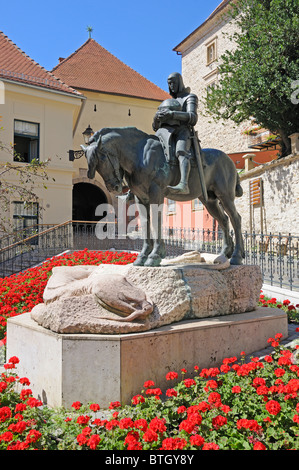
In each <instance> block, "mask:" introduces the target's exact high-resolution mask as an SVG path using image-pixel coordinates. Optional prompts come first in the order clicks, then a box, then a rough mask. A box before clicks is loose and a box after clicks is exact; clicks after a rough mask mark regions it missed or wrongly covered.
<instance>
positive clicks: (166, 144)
mask: <svg viewBox="0 0 299 470" xmlns="http://www.w3.org/2000/svg"><path fill="white" fill-rule="evenodd" d="M175 130H176V129H175V127H171V126H167V127H166V126H165V127H160V128H159V129H158V130H157V131H156V136H157V137H158V139H159V141H160V143H161V145H162V148H163V151H164V155H165V159H166V161H167V163H168V164H169V165H172V166H178V165H179V162H178V159H177V157H176V155H175V140H174V137H173V133H174V131H175ZM190 151H191V155H192V156H191V158H190V163H191V166H194V167H197V163H196V159H195V155H194V147H193V145H191V149H190Z"/></svg>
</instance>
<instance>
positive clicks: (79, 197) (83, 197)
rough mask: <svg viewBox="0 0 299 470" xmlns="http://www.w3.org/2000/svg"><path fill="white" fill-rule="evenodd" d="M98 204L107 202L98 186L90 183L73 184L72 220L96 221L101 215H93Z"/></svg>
mask: <svg viewBox="0 0 299 470" xmlns="http://www.w3.org/2000/svg"><path fill="white" fill-rule="evenodd" d="M100 204H107V197H106V195H105V193H104V191H102V190H101V189H100V188H99V187H98V186H95V185H94V184H91V183H76V184H74V186H73V220H80V221H88V222H93V221H98V220H100V219H101V218H102V217H103V216H101V217H99V216H96V215H95V212H96V208H97V206H98V205H100Z"/></svg>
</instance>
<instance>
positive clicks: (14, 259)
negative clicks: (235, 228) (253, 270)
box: [0, 221, 299, 290]
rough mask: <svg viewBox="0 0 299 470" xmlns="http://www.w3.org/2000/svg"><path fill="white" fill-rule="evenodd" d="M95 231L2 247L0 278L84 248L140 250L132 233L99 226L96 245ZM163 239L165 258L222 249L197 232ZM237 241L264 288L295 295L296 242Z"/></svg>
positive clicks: (83, 227)
mask: <svg viewBox="0 0 299 470" xmlns="http://www.w3.org/2000/svg"><path fill="white" fill-rule="evenodd" d="M97 228H99V225H98V223H97V222H80V221H69V222H66V223H64V224H60V225H57V226H55V227H51V228H47V229H46V230H43V231H37V232H36V233H35V234H34V235H31V236H29V237H27V238H25V239H23V240H21V241H17V242H15V243H12V244H10V245H9V246H6V247H3V248H2V249H0V276H1V277H4V276H9V275H11V274H14V273H17V272H20V271H23V270H24V269H27V268H28V267H31V266H35V265H37V264H39V263H41V262H43V261H44V260H45V259H47V258H49V257H51V256H55V255H58V254H60V253H62V252H64V251H67V250H81V249H84V248H88V249H90V250H105V251H106V250H111V249H115V250H121V251H122V250H125V251H139V250H140V249H141V247H142V237H141V235H140V232H139V231H138V230H136V231H135V232H131V233H130V234H125V235H122V234H119V233H117V230H115V232H114V230H113V231H112V232H111V231H110V230H109V227H108V226H107V225H105V224H102V226H101V233H103V231H105V228H106V231H107V237H106V238H103V239H99V238H98V237H97ZM115 228H116V227H115ZM111 233H112V234H113V235H114V238H113V237H111ZM232 236H233V234H232ZM163 238H164V242H165V245H166V251H167V256H168V257H175V256H178V255H180V254H182V253H184V252H187V251H193V250H198V251H200V252H201V253H214V254H217V253H220V251H221V249H222V243H223V235H222V232H221V231H215V232H214V231H211V230H200V229H181V228H173V229H171V228H164V229H163ZM243 238H244V246H245V260H244V263H246V264H255V265H259V266H260V267H261V270H262V273H263V280H264V282H265V283H267V284H270V285H272V286H278V287H283V288H287V289H290V290H299V254H298V251H299V237H298V236H294V235H291V234H288V235H284V234H271V233H270V234H267V235H265V234H262V233H261V234H257V233H254V232H253V233H248V232H244V233H243ZM2 246H3V245H2Z"/></svg>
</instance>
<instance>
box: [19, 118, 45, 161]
mask: <svg viewBox="0 0 299 470" xmlns="http://www.w3.org/2000/svg"><path fill="white" fill-rule="evenodd" d="M14 151H15V157H14V160H15V161H21V162H25V163H30V162H31V161H32V160H34V159H38V158H39V124H37V123H34V122H26V121H18V120H15V122H14Z"/></svg>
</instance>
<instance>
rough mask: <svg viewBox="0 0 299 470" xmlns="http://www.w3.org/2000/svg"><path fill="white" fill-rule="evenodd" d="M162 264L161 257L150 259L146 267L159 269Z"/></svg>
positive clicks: (145, 264)
mask: <svg viewBox="0 0 299 470" xmlns="http://www.w3.org/2000/svg"><path fill="white" fill-rule="evenodd" d="M160 263H161V258H160V256H159V257H154V258H150V257H149V258H148V259H147V260H146V262H145V263H144V266H147V267H157V266H160Z"/></svg>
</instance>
